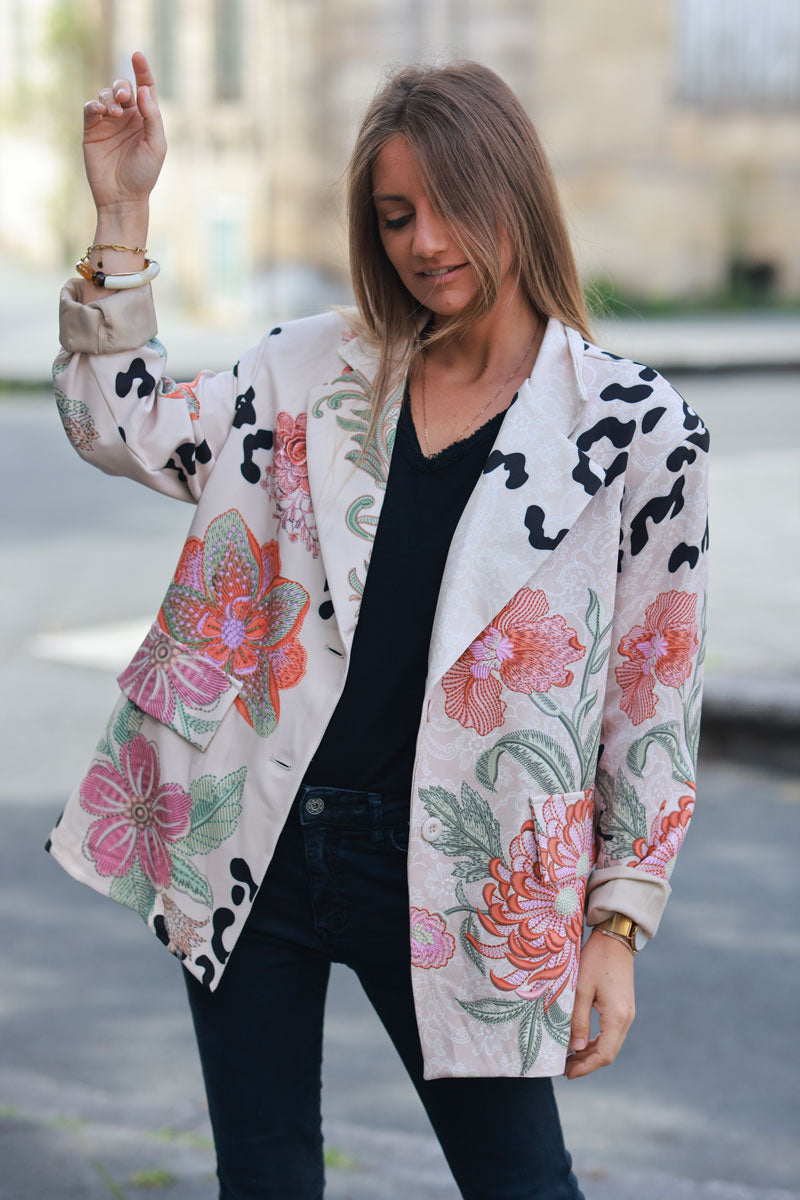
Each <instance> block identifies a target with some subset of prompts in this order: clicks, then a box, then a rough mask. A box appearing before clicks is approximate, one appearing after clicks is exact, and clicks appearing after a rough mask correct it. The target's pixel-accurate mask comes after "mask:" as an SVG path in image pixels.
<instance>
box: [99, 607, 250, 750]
mask: <svg viewBox="0 0 800 1200" xmlns="http://www.w3.org/2000/svg"><path fill="white" fill-rule="evenodd" d="M118 683H119V686H120V688H121V689H122V691H123V692H124V694H125V695H126V696H127V697H128V699H129V700H132V701H133V703H134V704H135V705H136V706H137V708H141V709H142V711H143V712H146V713H147V715H148V716H150V717H154V718H155V720H156V721H160V722H161V723H162V725H168V726H169V728H170V729H173V730H174V731H175V733H178V734H180V736H181V737H184V738H186V740H187V741H188V742H191V743H192V745H193V746H197V747H199V749H201V750H205V748H206V746H207V745H208V743H209V742H210V741H211V739H212V737H213V736H214V734H215V733H216V732H217V729H218V727H219V723H220V721H221V720H222V718H223V717H224V716H225V713H226V712H227V711H228V709H229V708H230V706H231V704H232V703H233V701H234V700H235V699H236V697H237V695H238V694H239V691H240V690H241V686H242V685H241V683H240V682H239V680H238V679H235V678H233V677H232V676H231V675H228V673H227V672H226V671H223V670H222V668H221V667H218V666H217V665H216V663H213V662H209V660H208V659H207V658H203V656H202V655H201V654H198V653H197V651H196V650H192V649H191V648H190V647H189V646H185V645H184V644H183V642H179V641H177V640H176V639H175V638H174V637H172V635H171V634H169V633H166V632H165V631H164V630H163V629H162V628H161V626H160V625H159V624H158V622H157V621H156V622H154V623H153V625H152V626H151V628H150V631H149V632H148V634H147V637H146V638H145V639H144V641H143V642H142V644H141V646H140V647H139V649H138V650H137V651H136V653H135V654H134V656H133V658H132V659H131V661H130V663H129V664H128V666H127V667H126V668H125V670H124V671H123V672H122V674H121V675H120V676H118Z"/></svg>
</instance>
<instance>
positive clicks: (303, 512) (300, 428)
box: [262, 412, 319, 558]
mask: <svg viewBox="0 0 800 1200" xmlns="http://www.w3.org/2000/svg"><path fill="white" fill-rule="evenodd" d="M306 424H307V416H306V413H300V414H299V416H298V417H296V418H295V417H293V416H292V414H291V413H288V412H280V413H278V416H277V419H276V422H275V452H274V455H273V460H272V469H271V472H270V473H269V474H268V475H267V476H266V477H265V478H264V480H263V482H262V486H263V487H266V488H267V490H268V491H271V493H272V497H273V500H274V502H275V516H276V518H277V519H278V521H279V522H280V527H281V528H282V529H286V530H288V533H289V540H290V541H291V542H296V541H297V540H298V539H300V541H302V542H303V544H304V545H305V546H306V547H307V549H309V550H310V551H311V552H312V554H313V556H314V558H316V557H317V554H318V553H319V543H318V539H317V523H316V518H315V516H314V510H313V507H312V504H311V489H310V487H309V483H308V460H307V458H306Z"/></svg>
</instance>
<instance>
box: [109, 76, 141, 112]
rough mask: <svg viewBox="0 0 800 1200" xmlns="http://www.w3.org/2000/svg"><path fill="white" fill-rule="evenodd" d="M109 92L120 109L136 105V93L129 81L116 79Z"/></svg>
mask: <svg viewBox="0 0 800 1200" xmlns="http://www.w3.org/2000/svg"><path fill="white" fill-rule="evenodd" d="M111 91H112V92H113V94H114V99H115V100H116V102H117V104H119V106H120V107H121V108H132V107H133V106H134V105H135V104H136V93H135V92H134V90H133V84H132V83H131V81H130V79H118V80H117V81H116V83H115V84H114V85H113V87H112V89H111Z"/></svg>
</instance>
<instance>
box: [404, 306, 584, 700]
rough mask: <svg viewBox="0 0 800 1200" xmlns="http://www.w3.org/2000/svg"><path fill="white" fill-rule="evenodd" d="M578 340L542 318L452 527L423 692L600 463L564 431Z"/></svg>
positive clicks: (558, 535)
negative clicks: (528, 370) (522, 376)
mask: <svg viewBox="0 0 800 1200" xmlns="http://www.w3.org/2000/svg"><path fill="white" fill-rule="evenodd" d="M582 358H583V340H582V338H581V337H580V335H579V334H578V333H576V332H575V331H574V330H571V329H568V328H566V327H565V326H564V325H563V324H562V323H561V322H560V321H558V320H556V319H555V318H550V320H549V322H548V325H547V329H546V331H545V336H544V338H543V340H542V345H541V347H540V350H539V354H538V356H537V359H536V363H535V365H534V369H533V373H532V375H531V377H530V379H528V380H526V382H525V383H524V384H523V385H522V387H521V388H520V390H519V393H518V395H517V399H516V400H515V402H514V403H513V404H512V405H511V407H510V409H509V410H508V412H507V414H506V416H505V418H504V420H503V424H502V426H501V427H500V431H499V433H498V435H497V438H496V440H495V442H494V445H493V447H492V450H491V452H490V454H489V457H488V459H487V462H486V466H485V468H484V471H483V474H482V475H481V476H480V478H479V480H478V483H477V485H476V487H475V489H474V491H473V493H472V495H471V497H470V499H469V502H468V504H467V507H466V508H465V510H464V512H463V514H462V517H461V520H460V521H459V524H458V526H457V528H456V532H455V534H454V536H453V541H452V543H451V546H450V552H449V554H448V557H447V563H446V565H445V570H444V575H443V578H442V585H441V590H440V592H439V600H438V604H437V608H436V615H435V618H434V625H433V633H432V637H431V648H430V654H429V659H428V677H427V683H426V695H427V694H429V693H430V691H431V690H432V688H433V687H434V686H435V685H436V683H437V682H438V680H439V679H440V678H441V677H442V675H443V674H444V673H445V671H447V670H448V669H449V668H450V667H451V666H452V665H453V663H455V662H456V661H457V660H458V658H459V657H460V656H461V654H463V652H464V651H465V650H466V649H467V647H468V646H469V645H470V643H471V642H472V641H474V639H475V638H476V637H477V636H478V635H479V634H480V633H481V631H482V630H484V629H485V628H486V626H487V625H489V624H490V623H491V621H492V619H493V618H494V617H495V616H496V615H497V614H498V613H499V612H500V610H501V609H502V608H503V607H504V605H505V604H506V603H507V602H508V601H509V600H510V599H511V597H512V596H513V595H514V594H515V592H517V591H518V590H519V588H520V587H522V586H523V585H524V584H526V583H527V582H528V581H529V580H530V578H531V576H532V575H534V574H535V573H536V571H538V570H539V569H540V568H541V567H542V566H543V564H544V563H546V562H548V561H549V560H550V557H551V555H552V554H553V552H554V551H555V550H556V549H557V547H558V546H559V545H560V544H561V542H562V541H563V539H564V538H565V537H566V535H567V533H568V532H569V530H570V529H571V528H572V526H573V525H574V523H575V522H576V521H577V519H578V517H579V516H580V514H581V513H582V512H583V510H584V508H585V507H586V505H587V504H588V503H589V500H590V499H591V498H592V496H593V495H594V494H595V493H596V492H597V491H598V489H599V488H601V487H602V486H603V481H604V477H605V472H604V469H603V467H602V466H600V465H599V464H598V463H597V462H595V461H594V460H593V459H592V458H591V457H590V456H589V455H588V454H586V453H585V452H583V451H581V450H579V449H578V447H577V445H576V444H575V442H574V441H571V440H570V438H569V436H568V435H569V433H570V432H571V430H573V429H574V427H575V425H576V424H577V421H578V418H579V415H580V412H581V410H582V408H583V406H584V404H585V403H586V397H585V393H584V390H583V383H582V375H581V362H582Z"/></svg>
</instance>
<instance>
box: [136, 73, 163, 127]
mask: <svg viewBox="0 0 800 1200" xmlns="http://www.w3.org/2000/svg"><path fill="white" fill-rule="evenodd" d="M136 103H137V104H138V106H139V112H140V113H141V114H142V121H143V122H144V130H145V134H146V135H147V137H148V140H151V139H152V138H153V137H156V138H157V139H158V140H159V141H161V140H162V139H163V136H164V131H163V127H162V125H161V113H160V112H159V109H158V105H157V103H156V100H155V96H154V95H153V93H152V92H151V90H150V88H149V87H148V86H147V84H145V83H142V84H140V85H139V87H138V88H137V89H136Z"/></svg>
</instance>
